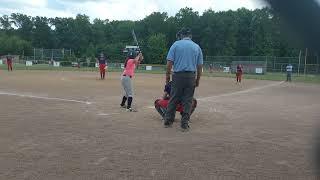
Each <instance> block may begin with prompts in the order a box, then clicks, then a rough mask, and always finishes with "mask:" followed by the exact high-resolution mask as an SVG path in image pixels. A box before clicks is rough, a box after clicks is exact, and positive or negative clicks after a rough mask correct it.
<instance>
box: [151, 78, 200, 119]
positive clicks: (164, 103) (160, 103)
mask: <svg viewBox="0 0 320 180" xmlns="http://www.w3.org/2000/svg"><path fill="white" fill-rule="evenodd" d="M171 83H172V82H171V81H170V82H169V83H168V84H166V85H165V88H164V95H163V97H162V99H157V100H156V101H155V102H154V107H155V108H156V110H157V111H158V112H159V114H160V115H161V116H162V118H164V116H165V113H166V110H167V107H168V104H169V99H170V91H171ZM196 107H197V100H196V99H193V101H192V107H191V113H190V115H191V114H192V113H193V112H194V110H195V108H196ZM176 111H178V112H180V114H181V113H182V112H183V106H182V104H181V103H178V104H177V108H176Z"/></svg>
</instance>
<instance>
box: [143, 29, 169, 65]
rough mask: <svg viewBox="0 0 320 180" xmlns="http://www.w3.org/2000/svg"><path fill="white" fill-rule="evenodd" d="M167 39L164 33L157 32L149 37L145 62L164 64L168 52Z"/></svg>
mask: <svg viewBox="0 0 320 180" xmlns="http://www.w3.org/2000/svg"><path fill="white" fill-rule="evenodd" d="M167 51H168V49H167V40H166V36H165V35H164V34H155V35H152V36H150V37H149V38H148V42H147V51H146V53H145V62H144V63H147V64H164V62H166V54H167Z"/></svg>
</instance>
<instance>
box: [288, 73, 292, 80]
mask: <svg viewBox="0 0 320 180" xmlns="http://www.w3.org/2000/svg"><path fill="white" fill-rule="evenodd" d="M291 76H292V72H291V71H287V81H289V82H291Z"/></svg>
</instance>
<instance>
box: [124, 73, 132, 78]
mask: <svg viewBox="0 0 320 180" xmlns="http://www.w3.org/2000/svg"><path fill="white" fill-rule="evenodd" d="M123 76H128V75H125V74H124V75H123ZM128 77H129V78H132V76H128Z"/></svg>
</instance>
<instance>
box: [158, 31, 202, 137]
mask: <svg viewBox="0 0 320 180" xmlns="http://www.w3.org/2000/svg"><path fill="white" fill-rule="evenodd" d="M177 38H178V40H177V41H176V42H175V43H174V44H173V45H172V46H171V47H170V50H169V52H168V55H167V72H166V83H168V82H169V81H170V76H171V70H172V67H173V74H172V88H171V97H170V101H169V105H168V109H167V112H166V115H165V119H164V126H165V127H171V126H172V123H173V121H174V119H175V113H176V104H177V103H178V102H181V103H182V106H183V114H182V117H181V128H182V130H183V131H185V130H188V129H189V120H190V111H191V106H192V99H193V94H194V90H195V87H198V86H199V81H200V77H201V73H202V65H203V55H202V50H201V48H200V47H199V45H198V44H196V43H194V42H193V41H192V40H191V38H192V32H191V29H190V28H182V29H181V30H180V31H179V32H178V33H177Z"/></svg>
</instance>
